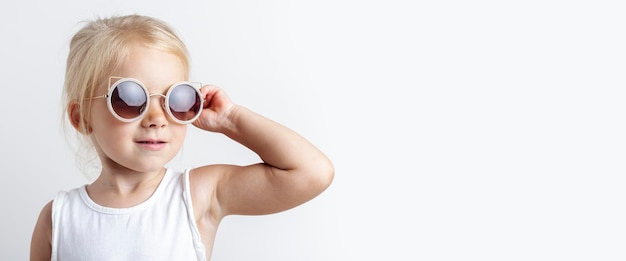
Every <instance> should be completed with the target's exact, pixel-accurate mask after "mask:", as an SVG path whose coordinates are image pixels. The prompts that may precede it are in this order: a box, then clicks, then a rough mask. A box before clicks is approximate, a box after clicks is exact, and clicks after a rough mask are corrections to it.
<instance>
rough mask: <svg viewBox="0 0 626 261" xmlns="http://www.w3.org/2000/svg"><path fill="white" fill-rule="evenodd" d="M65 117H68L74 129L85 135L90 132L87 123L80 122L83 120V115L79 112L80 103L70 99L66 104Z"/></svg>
mask: <svg viewBox="0 0 626 261" xmlns="http://www.w3.org/2000/svg"><path fill="white" fill-rule="evenodd" d="M67 117H68V118H69V120H70V123H71V124H72V126H73V127H74V129H76V130H77V131H78V132H80V133H82V134H86V135H87V134H89V133H91V127H89V123H87V122H84V124H81V122H82V121H83V119H82V118H83V117H82V116H81V114H80V104H78V102H76V101H72V102H70V104H69V105H68V106H67ZM83 127H84V129H83Z"/></svg>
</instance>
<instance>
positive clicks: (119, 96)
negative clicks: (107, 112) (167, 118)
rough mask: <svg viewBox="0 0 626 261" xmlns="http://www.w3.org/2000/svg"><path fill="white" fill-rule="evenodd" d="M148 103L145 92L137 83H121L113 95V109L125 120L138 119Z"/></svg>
mask: <svg viewBox="0 0 626 261" xmlns="http://www.w3.org/2000/svg"><path fill="white" fill-rule="evenodd" d="M146 103H147V95H146V92H145V90H144V89H143V88H142V87H141V85H139V84H137V83H135V82H131V81H125V82H121V83H119V84H118V85H117V86H115V88H114V89H113V93H111V108H112V109H113V110H114V111H115V113H116V114H117V115H119V116H120V117H122V118H124V119H134V118H137V117H138V116H139V115H141V113H142V112H143V111H144V109H145V106H146Z"/></svg>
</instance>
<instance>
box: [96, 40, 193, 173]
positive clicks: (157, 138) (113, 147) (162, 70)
mask: <svg viewBox="0 0 626 261" xmlns="http://www.w3.org/2000/svg"><path fill="white" fill-rule="evenodd" d="M112 76H119V77H128V78H134V79H137V80H139V81H141V82H142V83H143V84H144V85H145V86H146V88H147V89H148V91H149V93H151V94H154V93H160V94H166V92H167V89H168V88H169V87H170V86H171V85H172V84H174V83H176V82H179V81H183V80H186V79H185V68H184V66H183V64H182V63H181V61H180V59H179V58H178V57H176V56H174V55H172V54H169V53H165V52H161V51H158V50H155V49H149V48H147V47H143V46H137V47H135V48H133V50H132V52H131V55H130V56H129V57H128V61H127V62H126V63H125V64H124V66H123V67H122V68H121V70H119V71H117V72H116V75H112ZM107 88H108V87H107ZM96 93H97V94H98V95H100V94H104V93H107V89H104V88H103V89H100V90H97V92H96ZM149 102H150V105H149V106H148V111H147V113H146V114H145V117H143V118H142V119H139V120H137V121H134V122H130V123H125V122H122V121H120V120H118V119H117V118H115V117H114V116H113V115H112V114H111V113H110V112H109V110H108V109H107V104H106V100H105V99H98V100H94V101H93V102H92V103H91V110H92V115H91V120H90V127H91V128H92V133H91V138H92V141H93V143H94V145H95V147H96V150H97V151H98V155H99V156H100V159H101V161H102V164H103V167H106V166H107V165H108V166H109V167H114V168H119V167H121V168H127V169H131V170H135V171H141V172H148V171H158V170H161V168H163V166H164V165H165V164H166V163H167V162H169V161H170V160H171V159H172V158H173V157H174V156H175V155H176V153H178V150H179V149H180V147H181V146H182V143H183V140H184V138H185V134H186V130H187V125H183V124H178V123H176V122H174V121H173V120H172V119H171V118H170V117H169V116H168V115H167V112H166V111H165V110H164V109H163V103H164V102H165V101H164V100H163V98H162V97H161V96H152V97H151V98H150V101H149Z"/></svg>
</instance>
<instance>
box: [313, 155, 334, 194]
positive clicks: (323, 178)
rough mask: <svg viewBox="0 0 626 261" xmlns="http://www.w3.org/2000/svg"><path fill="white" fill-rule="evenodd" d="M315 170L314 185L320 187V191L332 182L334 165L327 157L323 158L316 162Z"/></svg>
mask: <svg viewBox="0 0 626 261" xmlns="http://www.w3.org/2000/svg"><path fill="white" fill-rule="evenodd" d="M315 170H316V171H315V180H316V181H315V183H316V185H317V186H316V187H318V188H319V189H320V191H319V192H320V193H321V192H323V191H324V190H326V189H327V188H328V187H329V186H330V184H331V183H332V182H333V179H334V178H335V167H334V166H333V163H332V162H331V161H330V160H329V159H328V158H324V159H323V160H320V162H318V164H316V168H315Z"/></svg>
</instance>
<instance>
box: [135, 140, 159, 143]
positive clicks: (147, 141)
mask: <svg viewBox="0 0 626 261" xmlns="http://www.w3.org/2000/svg"><path fill="white" fill-rule="evenodd" d="M137 143H141V144H160V143H165V141H160V140H140V141H137Z"/></svg>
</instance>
